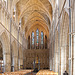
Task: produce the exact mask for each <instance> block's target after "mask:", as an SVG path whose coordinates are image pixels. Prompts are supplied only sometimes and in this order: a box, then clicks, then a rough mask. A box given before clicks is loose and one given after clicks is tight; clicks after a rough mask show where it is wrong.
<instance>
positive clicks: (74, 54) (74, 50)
mask: <svg viewBox="0 0 75 75" xmlns="http://www.w3.org/2000/svg"><path fill="white" fill-rule="evenodd" d="M73 75H75V35H74V36H73Z"/></svg>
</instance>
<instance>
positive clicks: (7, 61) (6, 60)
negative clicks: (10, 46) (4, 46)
mask: <svg viewBox="0 0 75 75" xmlns="http://www.w3.org/2000/svg"><path fill="white" fill-rule="evenodd" d="M3 55H4V68H5V69H4V72H11V59H10V53H8V52H7V53H4V54H3Z"/></svg>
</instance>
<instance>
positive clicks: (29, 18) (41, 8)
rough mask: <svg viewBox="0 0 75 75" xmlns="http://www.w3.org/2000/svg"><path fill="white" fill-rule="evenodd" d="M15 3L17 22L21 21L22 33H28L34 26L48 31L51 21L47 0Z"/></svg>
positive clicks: (49, 6)
mask: <svg viewBox="0 0 75 75" xmlns="http://www.w3.org/2000/svg"><path fill="white" fill-rule="evenodd" d="M15 3H16V10H17V13H18V15H17V16H18V22H19V20H20V19H21V20H22V30H23V31H24V30H25V32H28V31H29V30H30V28H32V27H33V26H35V25H39V26H40V25H41V26H42V27H44V28H45V29H46V30H48V29H49V27H50V23H51V20H52V6H51V4H50V2H49V1H48V0H16V2H15ZM48 31H49V30H48Z"/></svg>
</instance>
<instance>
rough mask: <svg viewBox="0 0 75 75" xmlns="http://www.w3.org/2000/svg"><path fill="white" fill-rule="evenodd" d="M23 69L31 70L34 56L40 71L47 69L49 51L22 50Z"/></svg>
mask: <svg viewBox="0 0 75 75" xmlns="http://www.w3.org/2000/svg"><path fill="white" fill-rule="evenodd" d="M23 53H24V54H23V57H24V68H25V69H33V61H34V59H36V56H38V57H39V60H40V69H48V68H49V50H48V49H34V50H32V49H31V50H30V49H27V50H24V52H23Z"/></svg>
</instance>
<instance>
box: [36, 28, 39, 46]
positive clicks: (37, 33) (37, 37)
mask: <svg viewBox="0 0 75 75" xmlns="http://www.w3.org/2000/svg"><path fill="white" fill-rule="evenodd" d="M36 40H37V41H36V45H37V46H38V44H39V30H38V29H37V30H36Z"/></svg>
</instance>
